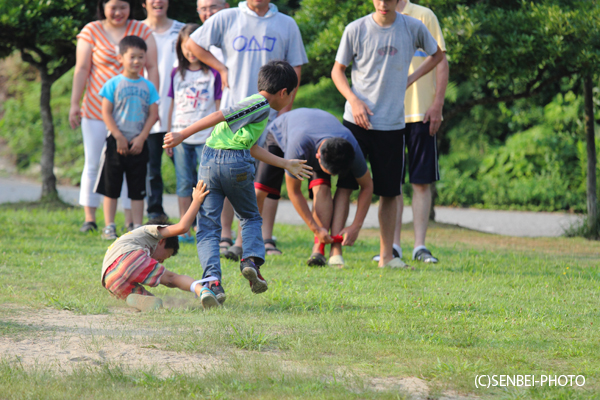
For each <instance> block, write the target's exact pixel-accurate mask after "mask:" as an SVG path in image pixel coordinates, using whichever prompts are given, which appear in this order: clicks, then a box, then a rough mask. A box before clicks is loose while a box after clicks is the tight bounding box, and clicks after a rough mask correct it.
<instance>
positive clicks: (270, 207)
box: [259, 197, 279, 250]
mask: <svg viewBox="0 0 600 400" xmlns="http://www.w3.org/2000/svg"><path fill="white" fill-rule="evenodd" d="M278 205H279V200H275V199H269V198H268V197H267V198H266V199H265V201H264V205H263V208H262V210H260V208H259V210H260V215H261V217H262V218H263V225H262V236H263V239H272V238H273V226H274V225H275V216H276V215H277V206H278ZM272 247H273V245H265V249H267V250H268V249H269V248H272Z"/></svg>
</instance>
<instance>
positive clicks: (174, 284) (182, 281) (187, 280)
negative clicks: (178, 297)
mask: <svg viewBox="0 0 600 400" xmlns="http://www.w3.org/2000/svg"><path fill="white" fill-rule="evenodd" d="M194 281H195V279H194V278H191V277H189V276H187V275H179V274H176V273H175V272H171V271H168V270H165V273H164V274H163V276H162V277H161V278H160V284H161V285H165V286H166V287H170V288H177V289H181V290H183V291H184V292H189V291H190V286H192V283H194ZM200 290H202V285H200V284H198V285H196V287H195V288H194V291H195V292H196V296H200Z"/></svg>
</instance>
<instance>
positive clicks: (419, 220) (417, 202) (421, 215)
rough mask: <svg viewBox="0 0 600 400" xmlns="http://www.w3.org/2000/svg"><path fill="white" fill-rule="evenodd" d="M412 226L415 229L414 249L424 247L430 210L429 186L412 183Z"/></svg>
mask: <svg viewBox="0 0 600 400" xmlns="http://www.w3.org/2000/svg"><path fill="white" fill-rule="evenodd" d="M412 187H413V200H412V209H413V224H414V227H415V248H416V247H419V246H425V235H426V234H427V223H428V222H429V211H430V210H431V185H423V184H416V183H413V185H412Z"/></svg>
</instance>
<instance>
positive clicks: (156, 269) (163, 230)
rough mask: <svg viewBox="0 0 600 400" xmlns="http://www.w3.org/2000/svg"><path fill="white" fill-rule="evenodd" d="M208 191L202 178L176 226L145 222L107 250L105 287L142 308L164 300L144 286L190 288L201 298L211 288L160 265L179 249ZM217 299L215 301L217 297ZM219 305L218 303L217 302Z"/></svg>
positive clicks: (155, 304)
mask: <svg viewBox="0 0 600 400" xmlns="http://www.w3.org/2000/svg"><path fill="white" fill-rule="evenodd" d="M207 194H208V191H207V190H206V184H205V183H204V182H202V181H199V182H198V185H197V186H196V187H195V188H194V192H193V194H192V198H193V200H192V205H191V206H190V208H189V209H188V210H187V212H186V213H185V215H184V216H183V218H181V220H180V221H179V222H178V223H177V224H175V225H168V226H167V225H145V226H142V227H140V228H138V229H134V230H133V231H131V232H129V233H127V234H125V235H123V236H121V237H120V238H119V239H117V240H116V241H115V242H114V243H113V244H112V245H111V246H110V247H109V248H108V250H107V251H106V255H105V256H104V262H103V263H102V286H104V287H105V288H106V289H107V290H108V291H109V292H111V293H112V294H113V295H115V296H117V297H118V298H120V299H127V304H128V305H130V306H131V307H134V308H137V309H138V310H140V311H150V310H157V309H159V308H161V307H162V300H161V299H159V298H156V297H154V296H153V295H152V293H150V292H148V291H147V290H146V289H145V288H144V286H142V285H147V286H150V287H156V286H158V285H159V284H161V285H165V286H167V287H170V288H175V287H176V288H179V289H181V290H183V291H188V290H189V291H190V292H192V293H194V294H196V296H200V297H202V292H203V291H205V290H209V289H207V288H205V287H203V286H202V285H198V283H202V281H195V280H194V279H192V278H190V277H189V276H185V275H178V274H176V273H175V272H171V271H168V270H166V269H165V267H164V266H163V265H161V264H162V263H163V262H164V261H165V260H166V259H167V258H169V257H171V256H174V255H175V254H177V250H179V239H178V237H177V236H178V235H181V234H183V233H185V232H188V231H189V230H190V226H191V225H192V224H193V223H194V220H195V218H196V213H197V212H198V209H199V208H200V205H201V204H202V202H203V201H204V198H205V197H206V195H207ZM215 302H216V300H215ZM215 305H216V304H215Z"/></svg>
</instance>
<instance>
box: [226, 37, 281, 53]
mask: <svg viewBox="0 0 600 400" xmlns="http://www.w3.org/2000/svg"><path fill="white" fill-rule="evenodd" d="M275 42H277V38H274V37H270V36H263V40H262V44H259V43H258V40H257V39H256V38H255V37H254V36H252V37H251V38H250V39H248V38H247V37H246V36H244V35H240V36H238V37H236V38H235V39H233V43H232V45H233V49H234V50H235V51H239V52H242V51H268V52H271V51H273V49H274V48H275Z"/></svg>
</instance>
